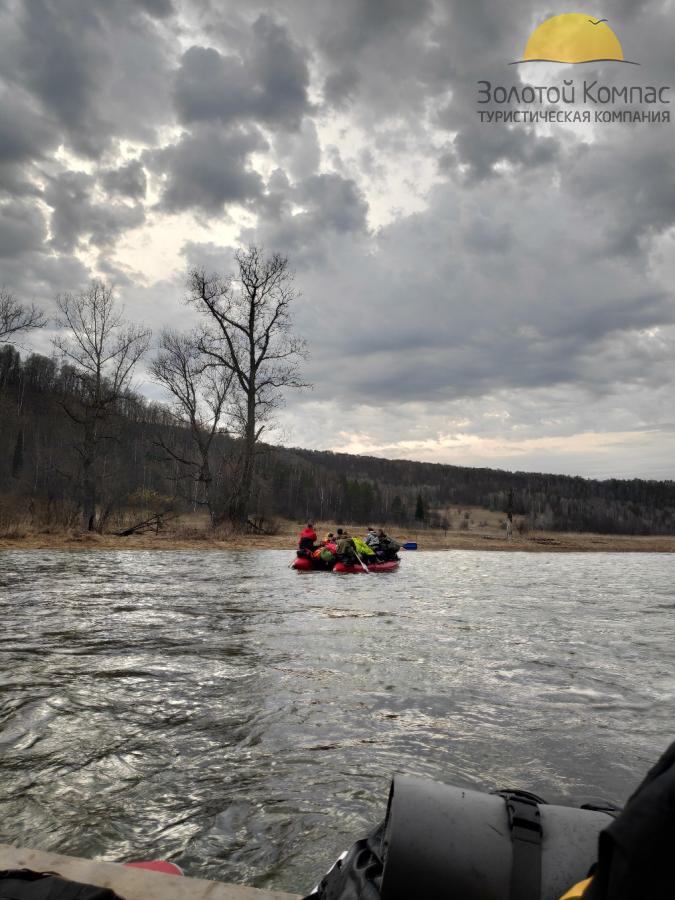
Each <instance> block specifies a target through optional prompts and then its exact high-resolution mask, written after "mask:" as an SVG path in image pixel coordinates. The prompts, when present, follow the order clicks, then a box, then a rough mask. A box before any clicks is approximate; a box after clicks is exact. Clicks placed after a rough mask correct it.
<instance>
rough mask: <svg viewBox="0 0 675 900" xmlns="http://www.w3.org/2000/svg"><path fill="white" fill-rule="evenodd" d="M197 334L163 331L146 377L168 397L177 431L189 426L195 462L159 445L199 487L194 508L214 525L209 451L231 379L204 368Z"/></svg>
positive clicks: (229, 375) (163, 443)
mask: <svg viewBox="0 0 675 900" xmlns="http://www.w3.org/2000/svg"><path fill="white" fill-rule="evenodd" d="M198 343H199V335H198V334H196V333H195V334H177V333H176V332H175V331H163V332H162V335H161V337H160V350H159V353H158V354H157V357H156V358H155V360H154V361H153V363H152V365H151V367H150V372H151V373H152V376H153V377H154V378H155V380H156V381H158V382H159V383H160V384H162V385H163V386H164V387H165V388H166V389H167V390H168V391H169V393H170V394H171V396H172V398H173V403H172V406H171V414H172V415H173V417H174V419H175V421H176V423H177V424H179V425H185V424H187V426H188V428H189V430H190V439H191V442H192V445H193V447H194V449H195V451H196V456H197V459H195V458H193V457H186V456H185V455H184V454H182V453H179V452H178V451H177V450H176V448H175V447H172V446H171V445H170V444H169V443H167V441H165V440H163V439H160V441H159V444H160V446H161V447H162V449H163V450H164V451H165V452H166V453H167V454H168V455H169V457H170V458H171V459H172V460H174V461H175V462H177V463H179V464H180V465H181V466H184V467H185V468H186V469H187V470H188V472H189V473H190V475H191V477H192V478H194V480H195V481H196V482H197V486H198V489H200V490H199V493H198V495H197V502H199V503H203V504H205V505H206V506H207V507H208V510H209V515H210V516H211V521H212V523H215V522H216V519H217V509H218V498H217V497H216V496H215V491H214V480H213V473H212V471H211V446H212V444H213V439H214V437H215V435H216V434H217V433H218V431H219V430H220V424H221V421H222V418H223V412H224V408H225V403H226V400H227V398H228V395H229V391H230V386H231V384H232V379H233V378H234V375H233V373H232V372H231V371H230V370H229V369H225V370H223V369H222V368H220V367H218V368H215V367H213V366H209V365H207V364H206V363H205V359H204V355H203V354H202V353H201V351H200V350H199V348H198Z"/></svg>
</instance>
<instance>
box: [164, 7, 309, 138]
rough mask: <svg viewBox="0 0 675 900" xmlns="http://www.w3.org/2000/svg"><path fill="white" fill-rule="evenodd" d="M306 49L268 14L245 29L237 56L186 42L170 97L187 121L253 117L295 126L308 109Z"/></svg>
mask: <svg viewBox="0 0 675 900" xmlns="http://www.w3.org/2000/svg"><path fill="white" fill-rule="evenodd" d="M308 87H309V70H308V65H307V54H306V52H305V51H303V50H301V49H300V48H299V47H298V46H296V45H295V44H294V42H293V41H292V40H291V39H290V37H289V34H288V31H287V29H286V28H284V27H283V26H281V25H278V24H277V23H275V22H274V21H273V20H272V19H271V18H270V17H269V16H260V17H259V18H258V19H257V20H256V21H255V22H254V23H253V26H252V28H251V29H250V43H249V44H248V46H247V47H246V48H245V49H244V51H243V54H242V55H241V56H239V55H237V56H228V55H223V54H221V53H219V52H218V50H216V49H214V48H213V47H197V46H194V47H190V48H189V50H187V51H186V52H185V53H184V54H183V58H182V60H181V65H180V68H179V69H178V72H177V74H176V83H175V101H176V106H177V109H178V113H179V115H180V118H181V120H182V121H183V122H184V123H186V124H189V123H192V122H201V121H207V122H208V121H212V120H214V119H218V120H220V121H221V122H224V123H225V124H229V123H230V122H239V121H243V120H246V119H249V120H250V119H253V120H256V121H260V122H265V123H268V124H273V125H274V124H277V125H280V126H282V127H285V128H290V129H297V128H298V127H299V125H300V122H301V120H302V117H303V115H305V113H307V112H309V110H310V104H309V100H308V97H307V90H308Z"/></svg>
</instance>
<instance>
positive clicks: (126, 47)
mask: <svg viewBox="0 0 675 900" xmlns="http://www.w3.org/2000/svg"><path fill="white" fill-rule="evenodd" d="M144 8H145V11H146V12H151V11H152V9H154V10H155V12H160V11H161V10H162V9H163V10H164V11H165V12H168V11H169V7H168V4H166V3H161V2H155V3H145V4H140V3H133V2H130V0H86V2H85V0H23V2H20V3H19V2H16V0H15V2H13V3H8V4H7V6H6V8H5V10H4V13H3V14H0V25H2V37H1V38H0V74H1V75H2V77H3V78H4V80H5V82H6V83H7V84H8V85H11V86H12V89H14V87H15V86H16V87H18V88H20V89H25V90H28V91H29V92H30V93H31V94H32V96H33V97H34V99H35V101H36V102H37V103H38V104H39V106H40V107H41V110H42V115H43V118H44V120H45V121H47V120H49V121H50V123H51V124H52V127H53V125H54V123H56V124H57V125H58V127H59V128H60V129H61V130H62V132H63V137H64V138H65V142H66V143H67V144H69V145H70V146H71V147H72V148H73V149H74V150H75V151H76V152H78V153H81V154H84V155H87V156H91V157H98V156H100V155H101V153H103V152H104V150H106V149H107V148H109V146H110V143H111V141H113V140H114V139H118V138H122V137H130V138H134V139H145V140H148V139H151V138H152V136H153V133H154V131H153V129H154V126H155V125H156V124H157V122H158V121H161V120H162V118H165V117H166V115H167V111H168V108H169V107H168V104H169V95H168V81H169V79H168V65H169V62H168V59H169V55H170V52H171V49H170V48H169V47H167V46H166V44H165V41H164V39H163V38H162V35H161V34H160V33H159V32H158V30H157V28H156V27H155V25H154V23H153V20H152V18H151V17H148V16H146V15H143V12H144Z"/></svg>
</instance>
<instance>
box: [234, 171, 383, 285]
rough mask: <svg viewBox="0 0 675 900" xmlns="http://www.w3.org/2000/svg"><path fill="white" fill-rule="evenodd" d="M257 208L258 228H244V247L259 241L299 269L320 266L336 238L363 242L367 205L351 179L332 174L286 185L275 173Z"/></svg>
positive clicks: (286, 181) (334, 246)
mask: <svg viewBox="0 0 675 900" xmlns="http://www.w3.org/2000/svg"><path fill="white" fill-rule="evenodd" d="M257 208H258V210H259V212H260V213H261V215H260V219H261V222H260V224H259V225H258V226H257V227H255V228H250V229H244V230H243V231H242V234H241V238H242V240H243V241H244V243H251V242H256V241H260V242H262V243H263V244H264V246H266V247H268V248H269V249H270V250H280V251H282V252H284V253H286V254H290V255H291V256H292V257H293V263H294V264H295V265H297V266H299V267H307V266H309V267H315V266H318V267H319V268H321V267H322V264H323V261H326V260H328V259H329V258H330V256H331V254H332V250H333V249H334V248H336V247H337V243H336V242H337V241H339V240H340V239H349V240H351V239H356V238H357V236H360V237H365V235H366V233H367V213H368V204H367V202H366V200H365V198H364V196H363V194H362V192H361V190H360V188H359V187H358V185H357V184H356V182H354V181H353V180H352V179H350V178H344V177H343V176H341V175H338V174H336V173H330V174H322V175H311V176H309V177H308V178H306V179H303V180H302V181H299V182H298V183H297V184H291V183H290V182H289V181H288V178H287V177H286V175H285V174H284V173H283V172H282V171H281V170H277V171H276V172H275V173H273V175H272V177H271V178H270V180H269V183H268V185H267V192H266V194H265V195H264V196H263V197H261V198H260V200H259V201H258V204H257Z"/></svg>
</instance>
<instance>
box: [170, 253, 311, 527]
mask: <svg viewBox="0 0 675 900" xmlns="http://www.w3.org/2000/svg"><path fill="white" fill-rule="evenodd" d="M235 259H236V262H237V268H238V271H237V275H236V277H234V278H227V279H224V278H222V277H221V276H220V275H218V274H212V275H207V274H206V272H204V271H203V270H199V269H193V270H191V271H190V273H189V276H188V291H189V294H188V298H187V299H188V302H189V303H191V304H193V305H194V306H195V307H197V309H199V310H200V311H201V312H202V313H203V314H204V316H205V319H206V324H205V327H204V329H203V331H202V333H201V335H200V337H199V339H198V341H197V347H198V349H199V351H200V352H201V353H202V354H203V356H204V357H205V359H206V364H207V366H208V367H209V368H212V369H213V370H214V371H219V370H220V371H224V372H228V373H229V374H230V375H231V377H232V379H233V384H234V386H235V387H236V391H235V399H234V403H233V404H232V406H231V417H232V419H233V421H234V422H235V423H236V424H237V426H238V432H239V437H240V439H241V447H242V458H241V479H240V484H239V490H238V491H237V492H236V496H235V497H234V498H233V500H232V502H231V508H230V516H231V518H232V521H233V522H234V523H235V524H238V525H243V524H244V523H245V522H246V521H247V520H248V505H249V502H250V497H251V489H252V484H253V476H254V468H255V451H256V444H257V442H258V441H259V440H260V437H261V435H262V433H263V431H264V430H265V428H266V427H268V426H269V424H270V422H271V421H272V418H273V415H274V412H275V410H276V409H278V408H279V407H280V406H281V405H282V403H283V389H284V388H289V387H290V388H301V387H307V385H306V384H305V383H304V382H303V381H302V380H301V378H300V373H299V368H298V365H299V361H300V360H302V359H305V358H306V356H307V351H306V346H305V343H304V341H302V340H300V339H299V338H297V337H295V336H294V335H293V334H292V333H291V327H292V323H291V316H290V306H291V304H292V303H293V302H294V301H295V300H296V299H297V296H298V295H297V291H296V290H295V287H294V284H293V274H292V273H291V272H290V270H289V268H288V260H287V258H286V257H285V256H282V255H281V254H279V253H273V254H272V255H271V256H265V253H264V251H263V250H262V248H260V247H255V246H250V247H249V248H248V249H247V250H238V251H237V252H236V253H235Z"/></svg>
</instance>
